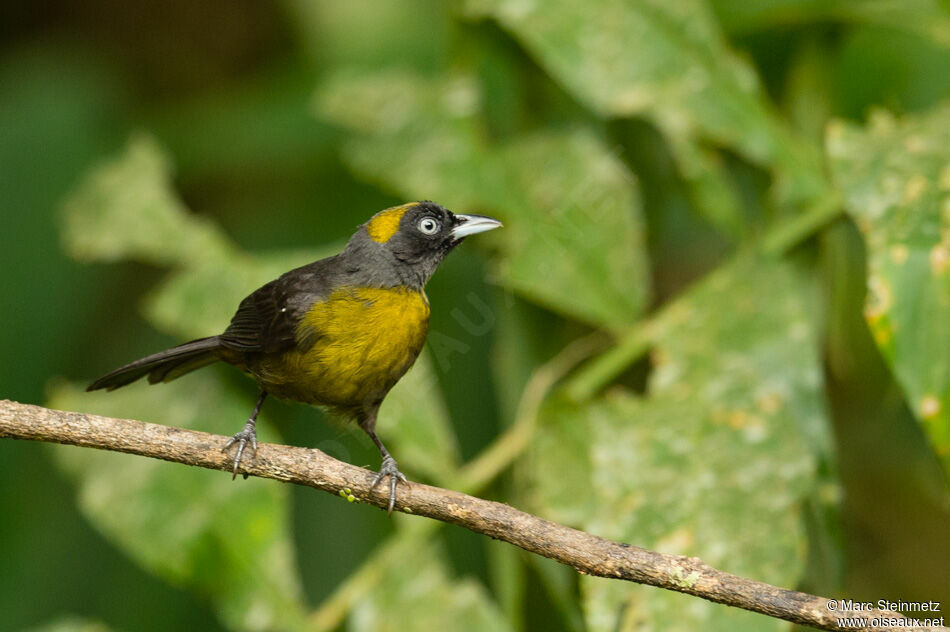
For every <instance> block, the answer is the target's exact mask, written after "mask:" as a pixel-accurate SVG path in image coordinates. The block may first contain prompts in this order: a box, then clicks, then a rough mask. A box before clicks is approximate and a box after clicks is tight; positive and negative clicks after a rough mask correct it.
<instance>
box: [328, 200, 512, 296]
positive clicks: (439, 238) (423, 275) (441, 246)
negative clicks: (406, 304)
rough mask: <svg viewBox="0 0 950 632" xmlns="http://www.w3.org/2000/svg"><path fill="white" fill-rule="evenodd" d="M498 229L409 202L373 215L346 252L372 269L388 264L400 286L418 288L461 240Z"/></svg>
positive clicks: (488, 221)
mask: <svg viewBox="0 0 950 632" xmlns="http://www.w3.org/2000/svg"><path fill="white" fill-rule="evenodd" d="M501 225H502V224H501V222H499V221H498V220H496V219H493V218H491V217H485V216H483V215H462V214H457V213H453V212H451V211H449V210H448V209H446V208H443V207H442V206H440V205H438V204H436V203H435V202H429V201H425V202H411V203H409V204H403V205H402V206H394V207H393V208H388V209H386V210H384V211H380V212H379V213H377V214H376V215H374V216H373V217H372V219H370V220H369V221H368V222H366V223H365V224H363V225H362V226H361V227H360V229H359V230H358V231H357V232H356V234H355V235H353V237H352V238H351V239H350V243H349V244H348V245H347V249H346V250H347V251H352V252H354V253H356V252H358V253H359V256H360V257H361V258H365V259H366V260H367V261H369V260H372V261H374V265H375V266H382V267H385V266H386V265H387V264H388V265H389V266H391V267H392V268H393V269H392V272H393V273H394V274H396V275H398V276H399V277H400V280H401V281H402V282H403V283H405V284H407V285H411V286H418V287H422V286H423V285H425V282H426V281H428V280H429V277H430V276H432V273H433V272H435V269H436V268H437V267H438V265H439V264H440V263H441V262H442V260H443V259H444V258H445V256H446V255H447V254H448V253H449V252H451V250H452V249H453V248H454V247H455V246H457V245H458V244H460V243H461V242H462V240H463V239H465V238H466V237H468V236H469V235H475V234H477V233H483V232H485V231H488V230H492V229H494V228H498V227H500V226H501ZM376 272H378V273H379V274H381V275H382V274H384V272H385V271H384V270H377V271H376Z"/></svg>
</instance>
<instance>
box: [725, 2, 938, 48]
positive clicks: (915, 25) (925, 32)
mask: <svg viewBox="0 0 950 632" xmlns="http://www.w3.org/2000/svg"><path fill="white" fill-rule="evenodd" d="M712 7H713V9H714V10H715V12H716V15H717V17H718V18H719V20H720V22H721V23H722V26H723V28H725V29H726V30H728V31H731V32H734V33H748V32H752V31H761V30H765V29H769V28H775V27H787V26H789V25H793V24H794V25H799V24H809V23H813V22H828V21H839V22H847V23H853V24H869V25H874V26H883V27H887V28H892V29H900V30H903V31H907V32H909V33H913V34H915V35H918V36H921V37H925V38H927V39H929V40H930V41H932V42H933V43H935V44H938V45H940V46H950V11H948V10H947V8H946V4H945V3H941V2H940V0H902V1H901V2H893V0H759V1H758V2H746V1H745V0H712Z"/></svg>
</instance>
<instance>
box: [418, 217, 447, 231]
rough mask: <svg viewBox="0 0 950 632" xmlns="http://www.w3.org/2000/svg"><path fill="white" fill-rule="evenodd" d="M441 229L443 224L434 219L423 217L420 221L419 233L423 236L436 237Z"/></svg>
mask: <svg viewBox="0 0 950 632" xmlns="http://www.w3.org/2000/svg"><path fill="white" fill-rule="evenodd" d="M441 228H442V224H440V223H439V220H437V219H436V218H434V217H423V218H422V219H420V220H419V232H420V233H422V234H423V235H434V234H436V233H437V232H439V230H440V229H441Z"/></svg>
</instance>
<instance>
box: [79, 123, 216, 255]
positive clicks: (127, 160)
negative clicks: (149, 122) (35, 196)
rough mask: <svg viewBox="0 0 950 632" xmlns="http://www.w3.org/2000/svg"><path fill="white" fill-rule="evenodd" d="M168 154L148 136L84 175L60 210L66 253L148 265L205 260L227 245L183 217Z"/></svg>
mask: <svg viewBox="0 0 950 632" xmlns="http://www.w3.org/2000/svg"><path fill="white" fill-rule="evenodd" d="M171 176H172V174H171V165H170V162H169V158H168V156H166V155H165V153H164V152H163V151H162V149H161V148H160V147H159V146H158V144H157V143H156V142H155V141H154V139H152V138H151V137H149V136H146V135H141V134H140V135H137V136H135V137H133V138H132V139H131V140H130V141H129V143H128V146H127V147H126V149H125V151H124V152H123V153H122V155H120V156H118V157H117V158H115V159H114V160H112V161H110V162H108V163H106V164H104V165H102V166H100V167H99V168H97V169H95V170H93V171H92V172H91V173H90V174H88V175H87V176H86V177H85V178H84V180H83V181H82V183H81V184H80V186H79V187H78V188H77V189H76V190H75V191H74V192H73V193H72V194H71V195H70V196H69V198H68V199H67V201H66V202H65V204H64V208H63V222H62V238H63V243H64V246H65V248H66V251H67V252H68V253H69V254H70V255H72V256H73V257H75V258H77V259H81V260H84V261H89V260H103V261H116V260H119V259H123V258H134V259H137V260H140V261H147V262H150V263H161V264H170V263H179V262H184V261H201V260H208V259H211V258H213V257H215V256H220V255H223V254H226V253H227V252H228V251H229V250H230V247H231V244H230V242H229V241H228V240H227V239H226V238H225V237H224V236H223V235H222V234H221V232H220V231H219V230H218V228H217V227H216V226H214V225H212V224H211V223H210V222H208V221H207V220H205V219H203V218H201V217H198V216H195V215H191V214H189V213H188V211H187V209H186V208H185V206H184V204H183V203H182V202H181V200H179V199H178V196H177V195H176V194H175V193H174V191H173V189H172V186H171Z"/></svg>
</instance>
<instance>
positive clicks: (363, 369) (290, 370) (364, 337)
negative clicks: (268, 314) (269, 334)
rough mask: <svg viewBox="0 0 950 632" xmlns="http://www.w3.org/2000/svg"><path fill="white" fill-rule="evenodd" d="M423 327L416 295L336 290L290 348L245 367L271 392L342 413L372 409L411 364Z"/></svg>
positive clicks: (424, 310)
mask: <svg viewBox="0 0 950 632" xmlns="http://www.w3.org/2000/svg"><path fill="white" fill-rule="evenodd" d="M428 327H429V302H428V300H427V299H426V297H425V294H424V293H422V292H417V291H414V290H408V289H402V288H392V289H379V288H345V289H340V290H337V291H335V292H333V294H331V295H330V297H329V298H328V299H327V300H325V301H322V302H319V303H316V304H314V305H313V307H311V308H310V311H308V312H307V314H306V315H305V316H304V318H303V319H302V320H301V322H300V324H299V325H298V327H297V331H296V337H297V343H298V344H297V347H296V348H294V349H292V350H290V351H287V352H284V353H281V354H273V355H265V356H263V357H261V358H260V359H259V360H258V361H257V362H255V363H254V366H250V367H249V369H250V371H251V373H252V374H254V376H255V377H256V378H257V379H258V381H259V382H261V385H262V386H263V387H264V388H265V389H266V390H267V391H268V392H270V393H272V394H274V395H276V396H278V397H286V398H288V399H294V400H297V401H302V402H306V403H310V404H323V405H327V406H331V407H334V408H336V409H338V410H339V411H341V412H344V413H353V414H358V411H359V410H360V409H363V408H365V407H367V406H372V405H374V404H377V403H378V402H379V401H380V400H382V398H383V396H385V394H386V393H387V392H388V391H389V389H390V388H392V387H393V385H394V384H395V383H396V382H397V381H398V380H399V378H401V377H402V376H403V374H405V372H406V371H407V370H409V367H411V366H412V363H413V362H415V360H416V358H417V357H418V355H419V352H420V351H421V350H422V346H423V344H424V343H425V338H426V332H427V330H428Z"/></svg>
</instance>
